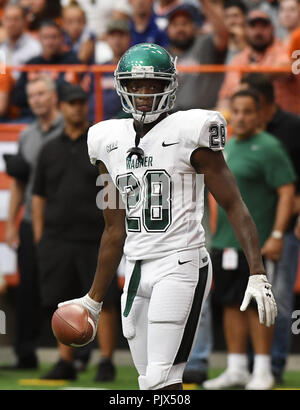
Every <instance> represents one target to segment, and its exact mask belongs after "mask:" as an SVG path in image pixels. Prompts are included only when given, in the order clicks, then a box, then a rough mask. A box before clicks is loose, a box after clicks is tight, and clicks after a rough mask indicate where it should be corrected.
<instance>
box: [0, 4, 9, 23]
mask: <svg viewBox="0 0 300 410" xmlns="http://www.w3.org/2000/svg"><path fill="white" fill-rule="evenodd" d="M8 2H9V0H0V20H1V21H2V19H3V16H4V9H5V6H6V5H7V3H8Z"/></svg>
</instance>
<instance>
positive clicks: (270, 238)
mask: <svg viewBox="0 0 300 410" xmlns="http://www.w3.org/2000/svg"><path fill="white" fill-rule="evenodd" d="M231 101H232V113H231V121H232V127H233V134H234V135H233V137H231V138H230V139H229V141H228V142H227V144H226V147H225V157H226V162H227V165H228V167H229V168H230V170H231V171H232V173H233V175H234V176H235V178H236V180H237V183H238V186H239V189H240V191H241V195H242V197H243V200H244V202H245V204H246V206H247V207H248V209H249V211H250V214H251V215H252V217H253V219H254V222H255V224H256V226H257V229H258V234H259V238H260V243H261V247H262V250H261V252H262V255H263V257H264V262H265V267H266V272H267V276H268V278H269V275H271V274H272V269H273V264H274V263H276V262H277V261H278V260H279V259H280V257H281V252H282V243H281V241H278V231H280V232H284V231H285V229H286V228H287V225H288V223H289V220H290V216H291V212H292V208H293V199H294V185H293V183H294V181H295V179H296V175H295V173H294V170H293V167H292V164H291V162H290V159H289V157H288V155H287V153H286V152H285V150H284V148H283V146H282V144H281V143H280V142H279V141H278V140H277V139H276V138H275V137H273V136H272V135H270V134H268V133H266V132H263V131H259V129H260V119H261V117H260V102H259V97H258V95H257V94H256V93H255V92H254V91H252V90H240V91H238V92H237V93H236V94H234V95H233V97H232V100H231ZM211 257H212V262H213V266H214V297H215V300H216V301H217V302H218V303H219V304H220V306H222V307H223V308H224V310H223V315H224V316H223V323H224V332H225V340H226V344H227V349H228V360H227V368H226V370H225V371H224V372H223V373H222V374H221V375H220V376H218V377H217V378H215V379H212V380H207V381H206V382H204V383H203V387H204V388H206V389H221V388H228V387H233V386H236V385H240V386H245V387H246V389H248V390H268V389H271V388H272V387H273V384H274V377H273V375H272V372H271V359H270V351H271V344H272V333H273V326H272V327H271V328H268V327H263V326H262V325H261V324H259V320H258V316H257V313H256V311H255V310H254V309H252V308H251V307H250V309H248V310H247V311H243V312H242V311H241V310H240V306H241V305H242V300H243V292H244V291H245V289H246V286H247V282H248V274H249V272H248V267H247V262H246V259H245V256H244V254H243V252H241V249H240V246H239V245H238V241H237V239H236V236H235V234H234V232H233V230H232V229H231V228H230V225H229V222H228V219H227V218H226V216H225V214H224V211H222V209H221V208H220V207H218V218H217V229H216V233H215V234H214V236H213V239H212V251H211ZM269 280H270V281H272V280H271V278H269ZM249 335H250V338H251V341H252V345H253V349H254V365H253V372H252V375H251V377H249V372H248V360H247V347H248V336H249Z"/></svg>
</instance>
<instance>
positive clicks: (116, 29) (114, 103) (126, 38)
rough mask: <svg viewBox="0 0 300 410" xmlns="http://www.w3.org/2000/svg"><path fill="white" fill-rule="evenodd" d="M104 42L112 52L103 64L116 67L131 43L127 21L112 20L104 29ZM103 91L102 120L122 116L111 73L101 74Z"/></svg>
mask: <svg viewBox="0 0 300 410" xmlns="http://www.w3.org/2000/svg"><path fill="white" fill-rule="evenodd" d="M106 42H107V44H108V46H109V47H110V49H111V51H112V58H111V59H109V60H108V61H105V62H104V63H103V64H107V65H109V64H113V65H116V64H117V63H118V61H119V60H120V58H121V57H122V55H123V54H124V53H125V52H126V51H127V50H128V48H129V47H130V43H131V34H130V24H129V22H128V20H121V19H113V20H111V21H110V22H109V23H108V25H107V28H106ZM101 88H102V90H103V101H104V104H103V106H104V107H103V119H104V120H109V119H111V118H119V117H120V116H124V112H123V110H122V105H121V101H120V97H119V96H118V94H117V92H116V89H115V83H114V75H113V73H103V74H102V77H101Z"/></svg>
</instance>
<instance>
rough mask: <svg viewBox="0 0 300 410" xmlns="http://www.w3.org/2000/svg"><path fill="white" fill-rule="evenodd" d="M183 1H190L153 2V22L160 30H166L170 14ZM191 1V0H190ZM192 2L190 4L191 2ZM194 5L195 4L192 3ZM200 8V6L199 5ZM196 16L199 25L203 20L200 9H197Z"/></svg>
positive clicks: (166, 0) (167, 0)
mask: <svg viewBox="0 0 300 410" xmlns="http://www.w3.org/2000/svg"><path fill="white" fill-rule="evenodd" d="M183 3H190V2H189V1H184V0H157V1H155V2H154V5H153V9H154V14H155V16H156V17H155V22H156V24H157V26H158V27H159V28H160V30H166V28H167V26H168V21H169V17H170V14H171V13H172V12H173V11H174V10H175V9H176V8H177V7H178V6H181V5H182V4H183ZM191 3H192V2H191ZM193 3H196V4H197V3H198V0H196V1H195V2H193ZM193 3H192V4H193ZM193 5H194V6H195V4H193ZM199 8H200V7H199ZM197 17H198V24H199V26H201V23H202V22H203V19H204V18H203V16H202V14H201V13H200V10H198V13H197Z"/></svg>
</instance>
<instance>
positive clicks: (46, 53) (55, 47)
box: [12, 20, 81, 121]
mask: <svg viewBox="0 0 300 410" xmlns="http://www.w3.org/2000/svg"><path fill="white" fill-rule="evenodd" d="M39 39H40V42H41V45H42V53H41V54H40V55H39V56H37V57H34V58H32V59H30V60H29V61H28V62H27V64H28V65H37V66H38V65H41V64H47V65H59V64H80V63H81V62H80V61H79V59H78V58H77V56H76V54H74V52H73V51H68V52H65V51H63V49H62V45H63V33H62V30H61V28H60V27H59V26H58V25H57V24H56V23H55V22H54V21H52V20H46V21H44V22H43V23H42V24H41V26H40V28H39ZM40 74H41V69H39V68H38V67H37V71H30V72H28V73H27V72H23V73H22V75H21V76H20V78H19V80H18V81H17V83H16V85H15V87H14V89H13V92H12V103H13V104H14V105H16V106H18V107H20V109H21V116H22V117H23V118H25V119H26V118H27V117H28V118H29V121H30V119H31V117H32V113H31V111H30V107H29V106H28V102H27V96H26V84H27V81H28V80H30V79H32V78H35V77H37V76H39V75H40ZM43 74H44V75H48V76H50V77H51V78H53V79H55V80H56V82H57V85H61V84H62V83H63V82H64V81H67V82H73V81H75V79H76V75H75V74H74V73H72V72H70V71H68V72H62V73H59V72H57V71H50V70H48V71H44V70H43Z"/></svg>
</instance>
